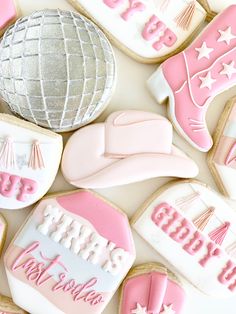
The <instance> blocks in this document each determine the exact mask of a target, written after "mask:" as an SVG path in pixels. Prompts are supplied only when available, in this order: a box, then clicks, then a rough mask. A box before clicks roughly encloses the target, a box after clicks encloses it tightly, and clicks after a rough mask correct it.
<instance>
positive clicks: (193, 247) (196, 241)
mask: <svg viewBox="0 0 236 314" xmlns="http://www.w3.org/2000/svg"><path fill="white" fill-rule="evenodd" d="M204 243H205V239H204V236H203V235H202V234H201V233H200V232H198V231H196V232H195V233H194V235H193V238H192V239H191V240H190V241H189V242H188V243H186V244H185V245H184V246H183V249H184V250H185V251H186V252H188V253H189V254H190V255H194V254H196V253H197V252H198V251H199V250H201V248H202V246H203V244H204Z"/></svg>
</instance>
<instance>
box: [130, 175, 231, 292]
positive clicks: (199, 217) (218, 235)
mask: <svg viewBox="0 0 236 314" xmlns="http://www.w3.org/2000/svg"><path fill="white" fill-rule="evenodd" d="M132 225H133V227H134V229H135V230H136V231H137V232H138V233H139V234H140V236H142V237H143V238H144V239H145V240H146V241H147V242H148V243H149V244H150V245H151V246H152V247H153V248H154V249H155V250H156V251H157V252H158V253H160V254H161V255H162V256H163V257H164V258H165V259H166V260H168V261H169V262H170V263H171V264H172V265H173V267H174V268H175V269H176V270H177V271H179V273H181V274H182V275H183V276H184V277H185V278H186V279H188V280H189V281H190V282H191V283H192V284H193V285H194V286H196V287H197V288H198V289H199V290H201V291H202V292H204V293H206V294H208V295H212V296H217V297H227V296H228V297H230V296H233V295H234V294H235V293H236V214H235V211H234V210H233V209H232V208H231V207H230V206H229V205H228V204H227V203H226V202H225V200H224V199H222V198H221V197H220V195H219V194H217V193H216V192H214V191H212V190H211V189H210V188H209V187H207V186H206V185H205V184H203V183H200V182H198V181H193V180H184V181H179V182H173V183H170V184H167V185H166V186H164V187H163V188H161V189H160V190H159V191H157V192H156V193H155V194H154V195H153V196H152V197H151V198H150V200H148V201H147V202H146V203H145V204H144V205H143V207H142V209H141V210H140V211H139V212H138V213H137V214H136V215H135V216H134V217H133V219H132ZM173 252H174V254H173Z"/></svg>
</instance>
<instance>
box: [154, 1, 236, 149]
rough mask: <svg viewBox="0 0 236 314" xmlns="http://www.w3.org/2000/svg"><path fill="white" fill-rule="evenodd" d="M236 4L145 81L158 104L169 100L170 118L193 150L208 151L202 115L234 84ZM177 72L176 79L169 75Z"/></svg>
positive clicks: (205, 128) (207, 133)
mask: <svg viewBox="0 0 236 314" xmlns="http://www.w3.org/2000/svg"><path fill="white" fill-rule="evenodd" d="M235 14H236V5H233V6H230V7H228V8H227V9H226V10H225V11H224V12H222V13H221V14H220V15H219V16H217V17H216V18H215V19H214V21H213V22H212V23H210V24H209V25H208V26H207V27H206V28H205V29H204V30H203V32H202V33H201V35H200V36H198V37H197V39H196V40H195V41H194V42H193V43H192V45H190V46H189V47H188V48H187V49H185V50H184V51H183V52H181V53H179V54H177V55H176V56H174V57H172V58H169V59H168V60H167V61H165V62H164V63H163V64H162V65H161V66H160V67H159V68H158V69H157V71H156V72H155V73H154V74H153V75H152V76H151V78H150V79H149V81H148V85H149V88H150V90H151V92H152V93H153V95H154V96H155V98H156V100H157V101H158V102H160V103H162V102H164V101H165V100H166V99H167V98H168V99H169V103H168V105H169V112H170V118H171V120H172V122H173V124H174V125H175V127H176V129H177V130H178V131H179V133H180V134H181V135H182V136H183V137H184V138H185V139H186V140H187V141H188V142H189V143H190V144H191V145H192V146H194V147H195V148H197V149H198V150H200V151H204V152H206V151H208V150H209V149H210V148H211V146H212V144H213V141H212V138H211V135H210V133H209V131H208V128H207V124H206V113H207V109H208V107H209V104H210V103H211V101H212V99H213V98H214V97H215V96H216V95H218V94H220V93H221V92H223V91H224V90H227V89H229V88H230V87H232V86H234V85H235V84H236V67H235V62H236V54H235V51H236V28H235V23H234V19H235ZM175 72H178V73H179V75H178V76H174V75H173V73H175Z"/></svg>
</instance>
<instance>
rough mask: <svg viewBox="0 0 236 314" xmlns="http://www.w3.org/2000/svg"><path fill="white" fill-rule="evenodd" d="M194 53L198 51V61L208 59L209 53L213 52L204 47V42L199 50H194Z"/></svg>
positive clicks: (211, 49)
mask: <svg viewBox="0 0 236 314" xmlns="http://www.w3.org/2000/svg"><path fill="white" fill-rule="evenodd" d="M195 50H196V51H198V53H199V54H198V57H197V59H198V60H200V59H202V58H207V59H209V58H210V53H211V52H212V51H213V50H214V49H213V48H209V47H207V45H206V42H205V41H204V42H203V43H202V46H201V47H200V48H195Z"/></svg>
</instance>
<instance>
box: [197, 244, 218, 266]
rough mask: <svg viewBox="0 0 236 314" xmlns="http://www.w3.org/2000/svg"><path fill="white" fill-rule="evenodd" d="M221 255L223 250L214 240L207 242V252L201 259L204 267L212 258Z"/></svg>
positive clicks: (200, 262)
mask: <svg viewBox="0 0 236 314" xmlns="http://www.w3.org/2000/svg"><path fill="white" fill-rule="evenodd" d="M220 255H221V250H220V249H219V248H218V247H217V245H216V244H215V243H213V242H209V243H208V244H207V254H206V255H205V256H204V257H203V258H202V259H201V260H200V261H199V264H200V265H201V266H202V267H205V266H206V264H207V263H208V261H209V260H210V259H212V258H213V257H219V256H220Z"/></svg>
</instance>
